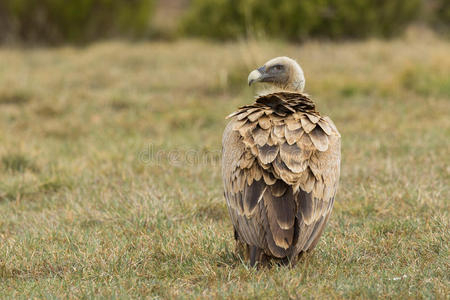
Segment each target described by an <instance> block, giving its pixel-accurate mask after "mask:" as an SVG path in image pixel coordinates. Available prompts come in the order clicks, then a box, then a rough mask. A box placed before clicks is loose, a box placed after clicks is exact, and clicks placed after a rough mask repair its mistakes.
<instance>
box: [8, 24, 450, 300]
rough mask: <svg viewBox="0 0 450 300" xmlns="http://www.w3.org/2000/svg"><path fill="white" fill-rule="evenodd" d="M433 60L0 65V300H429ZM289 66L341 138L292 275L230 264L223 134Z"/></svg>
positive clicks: (149, 59)
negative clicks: (335, 185) (327, 195)
mask: <svg viewBox="0 0 450 300" xmlns="http://www.w3.org/2000/svg"><path fill="white" fill-rule="evenodd" d="M449 53H450V42H449V41H448V40H447V41H446V40H442V39H439V38H437V37H435V36H433V35H431V34H429V33H424V34H422V33H421V32H419V33H416V34H409V35H407V36H406V37H404V38H399V39H395V40H391V41H378V40H370V41H364V42H346V43H341V44H335V43H331V42H309V43H306V44H303V45H290V44H284V43H281V42H273V41H250V42H235V43H226V44H218V43H208V42H200V41H190V40H180V41H175V42H153V43H150V42H149V43H127V42H103V43H98V44H94V45H91V46H88V47H85V48H73V47H62V48H53V49H45V48H42V49H41V48H37V49H28V50H25V49H17V48H3V49H0V216H1V217H0V298H7V297H9V298H11V297H18V296H23V297H25V298H33V297H37V298H41V297H70V298H83V297H87V298H92V297H113V296H114V297H150V298H153V297H154V298H174V297H178V298H199V297H231V296H232V297H233V299H234V298H236V299H239V298H256V297H282V298H288V297H290V298H312V297H317V298H324V297H325V296H327V297H334V298H376V297H388V298H396V299H400V298H416V297H418V298H446V297H448V295H449V293H450V277H449V274H450V272H449V269H450V268H449V262H450V260H449V256H450V255H449V234H448V231H449V215H448V214H449V202H450V201H449V199H450V193H449V186H450V153H449V151H450V150H449V148H450V146H449V140H450V118H449V115H450V80H449V78H450V56H449ZM279 55H289V56H292V57H294V58H297V59H298V61H299V62H300V64H301V65H302V67H303V69H304V71H305V74H306V91H307V92H308V93H309V94H310V95H311V97H312V98H313V99H314V100H315V101H316V103H317V106H318V109H319V110H320V112H321V113H322V114H324V115H329V116H330V117H331V118H332V119H333V120H334V122H335V123H336V125H337V127H338V128H339V130H340V132H341V135H342V171H341V183H340V187H339V191H338V195H337V199H336V202H335V208H334V211H333V214H332V217H331V220H330V223H329V225H328V227H327V230H326V231H325V233H324V235H323V236H322V238H321V241H320V242H319V244H318V246H317V248H316V250H315V251H314V252H312V253H311V254H309V255H307V256H306V257H304V259H302V260H301V261H300V262H299V264H298V265H297V266H296V267H295V268H287V267H277V266H275V267H272V268H270V269H268V268H267V269H259V270H257V269H252V268H250V267H249V266H248V265H247V264H246V263H245V262H244V261H242V260H241V258H240V257H239V256H237V255H236V254H235V253H234V240H233V232H232V225H231V222H230V219H229V217H228V212H227V209H226V205H225V200H224V198H223V196H222V195H223V191H222V182H221V172H220V148H221V134H222V131H223V129H224V126H225V124H226V120H225V119H224V117H225V116H226V115H227V114H229V113H231V112H232V111H233V110H235V109H236V108H237V107H238V106H239V105H243V104H246V103H250V102H252V101H253V94H254V90H253V89H250V88H249V87H247V86H246V78H247V75H248V72H249V71H250V70H252V69H253V68H255V67H257V66H259V65H261V64H262V63H263V62H265V61H266V60H268V59H269V58H272V57H274V56H279Z"/></svg>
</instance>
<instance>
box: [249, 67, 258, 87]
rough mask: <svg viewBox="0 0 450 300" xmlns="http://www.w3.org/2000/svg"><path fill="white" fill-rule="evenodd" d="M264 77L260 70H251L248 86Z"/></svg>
mask: <svg viewBox="0 0 450 300" xmlns="http://www.w3.org/2000/svg"><path fill="white" fill-rule="evenodd" d="M261 77H262V74H261V72H259V71H258V70H253V71H251V72H250V74H249V75H248V79H247V81H248V86H251V85H252V83H253V82H255V81H259V80H260V79H261Z"/></svg>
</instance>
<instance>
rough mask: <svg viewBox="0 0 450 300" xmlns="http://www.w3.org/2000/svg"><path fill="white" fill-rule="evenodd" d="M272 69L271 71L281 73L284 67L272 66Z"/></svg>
mask: <svg viewBox="0 0 450 300" xmlns="http://www.w3.org/2000/svg"><path fill="white" fill-rule="evenodd" d="M272 69H273V70H274V71H282V70H283V69H284V66H283V65H274V66H273V67H272Z"/></svg>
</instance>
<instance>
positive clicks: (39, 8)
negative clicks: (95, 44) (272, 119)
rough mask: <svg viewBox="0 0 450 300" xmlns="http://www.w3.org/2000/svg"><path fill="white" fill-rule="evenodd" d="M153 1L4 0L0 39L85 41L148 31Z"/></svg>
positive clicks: (51, 41) (133, 34)
mask: <svg viewBox="0 0 450 300" xmlns="http://www.w3.org/2000/svg"><path fill="white" fill-rule="evenodd" d="M152 4H153V0H70V1H64V0H40V1H28V0H5V1H2V4H0V10H1V11H2V12H1V13H0V18H1V19H2V21H1V24H0V25H2V27H1V28H0V39H6V38H9V37H11V36H12V37H13V38H16V39H20V40H24V41H32V42H35V41H39V42H41V41H43V42H50V43H56V42H65V41H68V42H86V41H90V40H93V39H96V38H105V37H111V36H117V35H126V36H139V35H143V34H145V33H146V32H147V30H148V24H149V18H150V14H151V11H152V8H153V5H152Z"/></svg>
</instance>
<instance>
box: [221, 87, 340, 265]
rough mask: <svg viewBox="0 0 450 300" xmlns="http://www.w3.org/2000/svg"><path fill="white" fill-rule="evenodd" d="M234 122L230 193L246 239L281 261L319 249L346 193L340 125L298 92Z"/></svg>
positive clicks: (274, 97) (226, 171)
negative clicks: (341, 191) (340, 189)
mask: <svg viewBox="0 0 450 300" xmlns="http://www.w3.org/2000/svg"><path fill="white" fill-rule="evenodd" d="M230 117H231V121H230V123H229V124H228V126H227V128H226V129H225V132H224V137H223V142H222V145H223V178H224V187H225V193H224V194H225V197H226V200H227V205H228V209H229V211H230V216H231V220H232V222H233V225H234V228H235V230H236V232H237V236H238V238H239V239H240V240H241V241H242V242H244V243H245V244H247V245H250V246H255V247H257V248H259V249H262V250H263V251H264V253H266V254H267V255H269V256H273V257H277V258H283V257H286V256H289V257H291V258H296V257H297V255H298V254H299V253H300V252H303V251H307V250H311V249H312V248H314V247H315V246H316V244H317V242H318V240H319V237H320V235H321V234H322V232H323V230H324V228H325V226H326V223H327V221H328V219H329V215H330V213H331V209H332V207H333V203H334V197H335V195H336V190H337V186H338V180H339V166H340V134H339V132H338V131H337V129H336V126H335V125H334V123H333V122H332V121H331V119H330V118H328V117H322V116H320V115H319V114H318V113H317V112H316V111H315V107H314V104H313V103H312V101H310V100H309V99H308V98H307V97H305V96H304V95H301V94H296V93H275V94H270V95H267V96H262V97H260V98H258V99H257V100H256V102H255V104H253V105H248V106H244V107H242V108H241V109H240V111H238V112H236V113H233V114H231V115H230Z"/></svg>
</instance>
